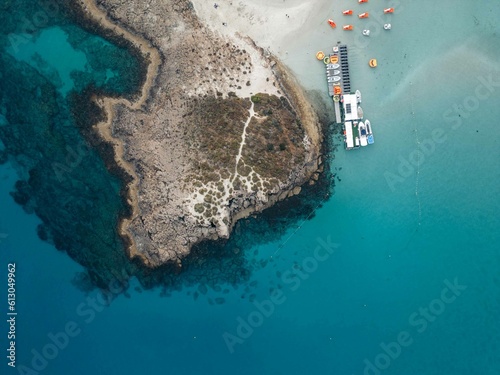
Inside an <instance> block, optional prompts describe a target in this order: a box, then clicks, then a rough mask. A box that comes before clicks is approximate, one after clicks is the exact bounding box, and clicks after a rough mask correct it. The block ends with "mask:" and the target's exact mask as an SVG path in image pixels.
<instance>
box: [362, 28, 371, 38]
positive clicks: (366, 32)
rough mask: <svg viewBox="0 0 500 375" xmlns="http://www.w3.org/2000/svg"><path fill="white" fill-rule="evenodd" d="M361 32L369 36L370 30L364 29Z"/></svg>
mask: <svg viewBox="0 0 500 375" xmlns="http://www.w3.org/2000/svg"><path fill="white" fill-rule="evenodd" d="M362 34H363V35H364V36H370V30H368V29H364V30H363V33H362Z"/></svg>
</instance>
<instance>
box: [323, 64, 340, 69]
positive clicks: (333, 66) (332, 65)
mask: <svg viewBox="0 0 500 375" xmlns="http://www.w3.org/2000/svg"><path fill="white" fill-rule="evenodd" d="M338 68H340V64H328V65H327V66H326V69H328V70H331V69H338Z"/></svg>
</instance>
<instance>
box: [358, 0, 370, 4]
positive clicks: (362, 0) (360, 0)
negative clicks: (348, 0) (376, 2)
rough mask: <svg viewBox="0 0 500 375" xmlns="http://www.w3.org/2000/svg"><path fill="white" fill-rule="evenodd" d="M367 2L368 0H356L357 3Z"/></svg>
mask: <svg viewBox="0 0 500 375" xmlns="http://www.w3.org/2000/svg"><path fill="white" fill-rule="evenodd" d="M367 2H368V0H358V3H360V4H361V3H367Z"/></svg>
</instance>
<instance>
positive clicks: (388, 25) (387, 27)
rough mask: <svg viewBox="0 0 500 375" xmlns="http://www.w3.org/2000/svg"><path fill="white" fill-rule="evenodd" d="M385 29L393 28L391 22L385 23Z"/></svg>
mask: <svg viewBox="0 0 500 375" xmlns="http://www.w3.org/2000/svg"><path fill="white" fill-rule="evenodd" d="M384 29H385V30H390V29H392V25H391V24H390V23H384Z"/></svg>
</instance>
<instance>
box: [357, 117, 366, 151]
mask: <svg viewBox="0 0 500 375" xmlns="http://www.w3.org/2000/svg"><path fill="white" fill-rule="evenodd" d="M358 133H359V143H360V144H361V146H362V147H364V146H366V145H368V140H367V139H366V136H367V134H366V126H365V124H363V121H360V122H359V123H358Z"/></svg>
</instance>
